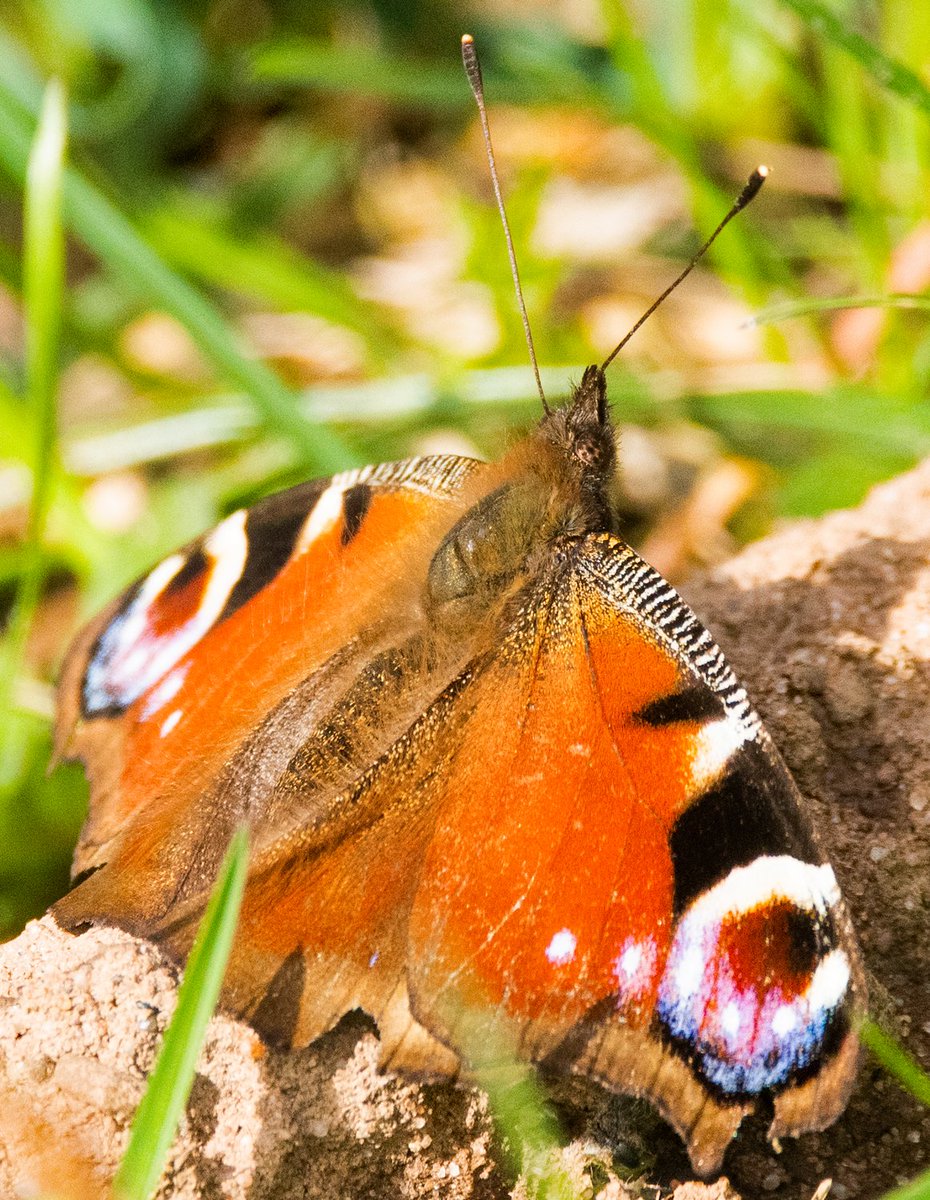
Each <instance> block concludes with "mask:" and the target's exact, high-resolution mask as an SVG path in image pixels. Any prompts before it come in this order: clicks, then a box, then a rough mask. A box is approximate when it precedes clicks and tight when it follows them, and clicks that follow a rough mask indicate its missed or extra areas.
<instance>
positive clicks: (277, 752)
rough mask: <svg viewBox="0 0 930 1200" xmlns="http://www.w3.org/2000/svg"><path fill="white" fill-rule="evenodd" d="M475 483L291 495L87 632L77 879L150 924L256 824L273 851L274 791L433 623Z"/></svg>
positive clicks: (412, 482) (78, 647)
mask: <svg viewBox="0 0 930 1200" xmlns="http://www.w3.org/2000/svg"><path fill="white" fill-rule="evenodd" d="M479 473H480V467H479V464H476V463H474V462H472V461H471V460H467V459H461V458H457V457H453V456H437V457H433V458H426V459H413V460H410V461H407V462H402V463H396V464H387V465H384V466H379V467H367V468H364V469H363V470H359V471H350V472H345V473H343V474H342V475H338V476H334V477H333V478H332V479H328V480H321V481H315V482H313V483H308V484H304V485H301V486H299V487H296V488H293V489H291V490H290V491H287V492H283V493H281V494H280V495H277V496H273V497H271V498H270V499H269V500H267V501H264V502H262V503H260V504H259V505H257V506H256V507H255V508H253V509H251V510H249V511H240V512H236V513H233V514H232V516H230V517H228V518H227V519H226V520H225V521H223V523H222V524H221V525H219V526H218V527H217V528H216V529H214V530H213V531H212V532H210V533H208V534H206V535H205V536H204V537H202V538H200V539H198V541H196V542H194V543H193V544H191V545H190V546H188V547H186V548H185V549H183V550H181V551H179V552H178V553H176V554H174V555H171V556H170V557H169V558H168V559H166V560H165V561H164V562H162V563H160V564H159V565H158V566H157V567H155V568H154V569H153V570H152V571H151V572H150V573H149V574H148V575H147V576H146V577H145V578H144V579H142V580H140V581H139V583H137V584H136V585H135V586H134V587H132V588H130V589H129V590H128V591H127V592H126V593H124V594H123V595H122V596H120V597H119V598H117V599H116V600H115V601H114V602H113V603H112V604H111V605H110V607H109V608H108V609H107V610H106V611H105V612H104V613H103V614H102V615H101V616H100V617H99V618H98V619H97V620H96V621H94V622H93V623H92V624H91V625H90V626H89V627H88V629H87V630H85V631H84V633H83V634H82V635H81V636H80V638H79V639H78V641H77V642H76V643H75V645H74V647H73V648H72V650H71V652H70V654H69V657H68V660H67V663H66V665H65V670H64V675H63V680H62V684H61V689H60V693H59V719H58V725H57V730H56V741H57V748H58V752H59V753H60V754H61V755H63V756H66V757H70V758H81V759H83V761H84V762H85V763H86V765H87V771H88V775H89V777H90V780H91V813H90V818H89V820H88V822H87V825H86V826H85V828H84V831H83V833H82V838H81V842H80V844H79V846H78V849H77V852H76V855H75V873H76V874H83V873H87V872H90V871H93V870H96V869H98V868H102V870H100V871H99V873H98V877H97V878H96V880H95V885H94V890H95V891H96V892H98V893H100V894H101V895H102V896H105V897H106V903H105V905H104V907H105V908H106V909H107V910H109V911H110V912H111V913H116V914H122V915H123V916H124V917H125V918H126V921H127V923H129V921H130V919H131V918H132V916H133V914H135V917H136V918H137V920H138V921H139V922H140V923H144V921H145V920H150V919H152V918H153V917H155V916H157V915H158V914H159V913H161V912H164V911H165V910H166V909H167V908H168V907H170V905H171V904H172V903H174V902H176V901H177V900H178V899H179V898H181V897H183V896H184V895H187V894H193V893H197V892H198V891H199V890H200V889H201V888H202V887H204V886H208V885H209V880H210V879H211V878H212V877H213V876H214V875H215V871H216V869H217V865H218V862H219V859H220V857H221V856H222V853H223V847H224V845H225V843H226V840H227V838H228V835H229V833H230V832H231V830H232V829H233V828H234V827H235V825H236V824H237V823H238V822H239V821H241V820H248V821H249V822H250V824H251V826H252V827H253V837H254V839H255V840H256V842H257V843H260V841H261V838H262V836H274V835H276V834H279V833H280V832H281V829H280V825H279V827H278V828H275V819H277V820H278V822H279V823H280V822H282V821H286V820H287V819H288V816H287V814H286V813H281V812H279V813H278V814H277V816H276V818H274V817H270V816H269V813H268V811H267V808H266V804H265V801H266V799H267V797H268V795H269V794H270V792H271V790H272V788H273V785H274V783H275V781H276V779H277V778H278V776H279V775H280V774H281V773H282V772H283V771H284V770H285V768H286V766H287V764H288V762H289V761H290V759H291V757H292V755H293V754H294V752H295V751H296V749H297V748H298V747H299V746H301V745H302V744H303V743H304V742H306V740H307V738H308V737H309V736H310V734H311V732H312V730H313V729H314V728H315V726H316V725H317V724H318V723H319V722H320V720H321V715H322V714H324V713H325V712H326V711H327V708H328V706H329V705H331V704H332V703H333V697H334V696H336V695H338V693H339V691H340V689H341V688H343V687H344V686H345V680H346V678H351V677H352V676H353V675H355V674H356V673H357V672H358V671H359V670H360V669H361V666H360V664H364V663H365V662H366V661H367V660H369V659H370V658H371V657H372V656H376V655H377V653H378V652H379V650H380V649H381V648H382V647H384V646H387V645H392V644H394V643H396V642H397V641H398V639H399V638H401V637H403V636H409V631H410V629H411V628H414V627H415V626H416V624H417V622H418V620H421V616H420V614H419V612H418V604H419V598H418V595H417V592H416V588H415V586H414V585H413V584H412V583H411V580H413V579H415V578H418V577H421V576H422V573H423V571H424V570H425V562H426V561H428V558H429V554H430V553H431V552H432V550H433V549H434V548H435V545H436V542H437V541H438V540H439V538H441V536H442V534H443V532H444V531H445V530H446V529H447V528H448V527H449V525H450V524H452V523H453V522H454V520H455V519H456V517H457V516H458V515H459V514H460V512H461V511H462V508H463V506H465V505H467V503H468V500H467V499H466V498H465V494H466V493H468V490H469V480H472V479H474V478H475V477H476V475H477V474H479ZM337 765H338V764H337V762H336V760H335V759H331V761H330V766H329V769H330V770H333V769H335V768H336V766H337ZM306 808H307V805H306V803H303V804H302V805H301V813H300V815H301V819H306ZM104 864H106V866H104ZM80 896H81V894H80V893H76V894H74V895H73V897H69V898H67V899H66V900H65V901H64V902H63V904H62V906H61V912H62V915H63V916H64V913H65V912H66V911H67V910H68V909H69V908H73V911H74V913H75V915H77V913H78V912H79V910H80V909H81V907H82V904H85V903H89V902H90V895H89V893H85V895H84V896H83V897H81V898H80V899H79V897H80Z"/></svg>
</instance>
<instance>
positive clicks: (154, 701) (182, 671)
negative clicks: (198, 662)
mask: <svg viewBox="0 0 930 1200" xmlns="http://www.w3.org/2000/svg"><path fill="white" fill-rule="evenodd" d="M189 670H190V663H183V664H182V665H181V666H180V667H175V668H174V670H173V671H169V672H168V674H167V675H166V676H165V678H164V679H163V680H162V681H161V683H159V684H156V686H155V687H153V688H152V690H151V691H150V692H149V694H148V696H147V697H146V701H145V704H144V705H143V706H142V713H141V720H143V721H147V720H148V718H149V717H151V716H152V715H153V714H154V713H157V712H158V710H159V709H160V708H164V707H165V705H166V704H167V703H168V702H169V701H170V700H173V699H174V698H175V696H176V695H177V694H178V692H179V691H180V690H181V688H182V687H183V686H184V680H185V678H186V677H187V672H188V671H189Z"/></svg>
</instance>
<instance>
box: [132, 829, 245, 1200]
mask: <svg viewBox="0 0 930 1200" xmlns="http://www.w3.org/2000/svg"><path fill="white" fill-rule="evenodd" d="M248 857H249V842H248V835H247V833H246V831H245V829H240V830H238V832H237V833H235V834H234V835H233V838H232V841H231V842H230V844H229V850H228V851H227V853H226V858H225V859H224V861H223V865H222V867H221V868H220V872H219V875H218V877H217V881H216V884H215V885H214V888H213V892H212V893H211V896H210V900H209V903H208V904H207V908H206V911H205V912H204V915H203V919H202V920H201V923H200V927H199V928H198V931H197V936H196V939H195V941H194V945H193V948H192V950H191V952H190V956H189V958H188V960H187V966H186V967H185V969H184V977H183V979H182V980H181V986H180V987H179V989H178V1003H177V1008H176V1009H175V1011H174V1016H173V1017H172V1018H171V1022H170V1024H169V1025H168V1028H167V1029H166V1030H165V1037H164V1041H163V1042H162V1045H161V1049H160V1051H159V1053H158V1059H157V1060H156V1063H155V1066H154V1068H153V1069H152V1073H151V1075H150V1076H149V1080H148V1084H147V1085H146V1089H145V1095H144V1096H143V1098H142V1103H141V1104H140V1105H139V1107H138V1109H137V1110H136V1115H135V1117H134V1119H133V1123H132V1130H131V1132H130V1136H129V1145H128V1146H127V1148H126V1153H125V1154H124V1156H123V1159H122V1162H121V1163H120V1166H119V1170H118V1171H117V1174H116V1178H115V1179H114V1181H113V1195H114V1200H148V1198H149V1197H150V1196H151V1195H152V1193H153V1192H154V1191H155V1188H156V1186H157V1184H158V1180H159V1178H160V1176H161V1173H162V1171H163V1170H164V1167H165V1162H166V1160H167V1157H168V1151H169V1150H170V1149H171V1143H172V1142H173V1141H174V1136H175V1134H176V1132H177V1128H178V1122H179V1121H180V1119H181V1116H182V1114H183V1112H184V1107H185V1105H186V1104H187V1098H188V1096H189V1095H190V1090H191V1087H192V1085H193V1082H194V1071H195V1068H196V1066H197V1058H198V1056H199V1054H200V1049H201V1047H202V1045H203V1039H204V1035H205V1033H206V1029H207V1023H208V1022H209V1020H210V1017H211V1016H212V1015H213V1011H214V1009H215V1008H216V1002H217V999H218V997H219V994H220V988H221V986H222V983H223V975H224V973H225V971H226V963H227V962H228V960H229V952H230V949H231V948H232V942H233V936H234V935H235V932H236V923H237V922H238V920H239V907H240V904H241V902H242V893H243V890H244V888H245V879H246V871H247V867H248Z"/></svg>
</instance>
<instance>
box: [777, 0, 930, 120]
mask: <svg viewBox="0 0 930 1200" xmlns="http://www.w3.org/2000/svg"><path fill="white" fill-rule="evenodd" d="M781 4H782V5H783V6H784V7H785V8H790V9H791V11H792V12H794V13H796V14H797V15H798V16H799V17H800V18H801V20H802V21H804V23H805V24H806V25H807V26H808V27H809V28H810V29H811V31H812V32H813V33H814V34H816V35H817V36H818V37H825V38H826V39H827V40H828V41H830V42H832V43H833V45H834V46H839V47H840V48H841V49H842V50H845V51H846V53H847V54H849V55H850V56H851V57H852V58H854V59H855V60H856V62H857V63H858V64H859V65H860V66H861V67H862V69H863V70H864V71H866V72H867V73H868V74H869V75H870V76H871V77H872V79H873V80H874V81H875V82H876V83H877V84H878V86H879V87H881V88H884V89H885V90H886V91H889V92H894V94H895V95H896V96H900V97H901V99H902V100H906V101H907V102H908V104H912V105H914V107H915V108H919V109H921V110H922V111H923V112H925V113H927V114H928V115H930V88H928V87H927V85H926V84H925V83H924V82H923V80H922V79H921V78H920V76H919V75H916V74H915V73H914V72H913V71H912V70H911V69H910V68H909V67H906V66H905V65H904V64H903V63H901V62H898V61H897V60H896V59H894V58H890V57H889V56H888V55H887V54H885V53H884V52H883V51H881V50H879V48H878V47H877V46H876V45H874V44H873V43H872V42H870V41H869V40H868V38H864V37H863V36H862V34H861V33H857V32H856V31H855V30H854V29H851V28H850V27H849V24H848V22H847V21H846V20H845V19H844V18H843V17H841V16H839V15H838V14H837V13H835V12H832V11H831V10H830V9H829V8H827V7H826V6H825V5H824V4H821V3H820V2H819V0H781Z"/></svg>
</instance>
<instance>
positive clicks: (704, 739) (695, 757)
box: [690, 714, 755, 791]
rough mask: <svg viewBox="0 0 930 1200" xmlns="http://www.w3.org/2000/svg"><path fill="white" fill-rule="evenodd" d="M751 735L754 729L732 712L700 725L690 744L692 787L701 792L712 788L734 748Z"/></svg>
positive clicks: (737, 747) (749, 740) (752, 735)
mask: <svg viewBox="0 0 930 1200" xmlns="http://www.w3.org/2000/svg"><path fill="white" fill-rule="evenodd" d="M754 736H755V733H754V731H753V730H752V729H751V728H750V727H748V726H747V725H746V724H744V723H743V722H742V721H741V720H740V719H739V718H738V717H736V716H735V715H733V714H729V715H727V716H725V717H723V718H721V720H719V721H709V722H708V723H707V724H706V725H702V726H701V728H700V729H699V730H698V732H697V733H696V734H695V735H694V738H693V741H692V743H691V747H692V749H691V764H690V765H691V785H692V787H694V788H695V789H698V790H700V791H706V789H707V788H709V787H712V786H713V784H715V783H716V782H717V780H718V779H719V778H720V777H721V775H722V774H723V773H724V771H725V770H726V767H727V764H728V763H729V762H730V760H731V759H732V758H733V755H734V754H735V753H736V752H737V750H739V748H740V747H741V746H744V745H745V744H746V743H747V742H751V741H752V739H753V738H754Z"/></svg>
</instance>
